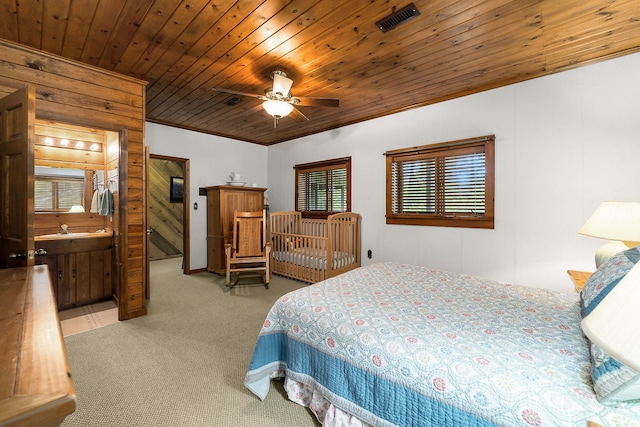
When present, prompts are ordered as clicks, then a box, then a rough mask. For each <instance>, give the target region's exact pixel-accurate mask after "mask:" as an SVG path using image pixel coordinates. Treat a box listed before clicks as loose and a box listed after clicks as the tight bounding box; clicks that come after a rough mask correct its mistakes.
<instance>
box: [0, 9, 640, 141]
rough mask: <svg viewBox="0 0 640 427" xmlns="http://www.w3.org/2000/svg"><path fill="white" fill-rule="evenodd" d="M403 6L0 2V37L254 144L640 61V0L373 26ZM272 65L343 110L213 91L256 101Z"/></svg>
mask: <svg viewBox="0 0 640 427" xmlns="http://www.w3.org/2000/svg"><path fill="white" fill-rule="evenodd" d="M409 3H410V0H406V1H405V0H398V1H396V0H388V1H379V0H366V1H365V0H306V1H304V0H267V1H263V0H215V1H206V0H0V38H4V39H7V40H10V41H14V42H18V43H21V44H24V45H27V46H30V47H33V48H37V49H41V50H44V51H46V52H50V53H54V54H56V55H61V56H63V57H66V58H70V59H73V60H77V61H81V62H84V63H87V64H91V65H95V66H98V67H101V68H105V69H108V70H112V71H115V72H118V73H121V74H126V75H129V76H132V77H135V78H138V79H142V80H145V81H148V82H149V85H148V87H147V97H146V102H147V119H148V120H149V121H151V122H157V123H163V124H168V125H172V126H177V127H182V128H186V129H192V130H197V131H201V132H206V133H210V134H215V135H221V136H227V137H230V138H235V139H238V140H244V141H250V142H254V143H258V144H264V145H270V144H275V143H279V142H282V141H286V140H290V139H292V138H296V137H300V136H304V135H309V134H313V133H317V132H321V131H325V130H329V129H334V128H338V127H341V126H344V125H347V124H351V123H357V122H361V121H364V120H368V119H372V118H375V117H380V116H384V115H387V114H391V113H394V112H398V111H403V110H406V109H409V108H415V107H418V106H423V105H428V104H432V103H435V102H440V101H443V100H447V99H451V98H455V97H459V96H463V95H467V94H471V93H475V92H479V91H483V90H487V89H491V88H495V87H500V86H504V85H507V84H511V83H515V82H519V81H523V80H527V79H531V78H535V77H539V76H542V75H546V74H550V73H554V72H557V71H560V70H565V69H568V68H572V67H576V66H579V65H582V64H586V63H590V62H593V61H595V60H602V59H606V58H611V57H616V56H620V55H624V54H629V53H632V52H637V51H640V1H639V0H615V1H614V0H608V1H607V0H604V1H603V0H580V1H576V0H539V1H532V0H521V1H506V0H484V1H470V0H458V1H454V0H414V2H413V3H414V4H415V6H416V7H417V9H418V10H419V12H420V15H419V16H417V17H415V18H414V19H412V20H410V21H408V22H405V23H404V24H402V25H401V26H399V27H397V28H395V29H392V30H390V31H387V32H382V31H380V30H379V29H378V28H377V27H376V24H375V23H376V22H377V21H378V20H380V19H381V18H383V17H385V16H387V15H389V14H391V13H392V12H393V11H394V10H396V9H397V8H398V9H399V8H402V7H404V6H406V5H408V4H409ZM275 69H278V70H283V71H285V72H286V74H287V75H288V76H289V77H290V78H291V79H293V87H292V89H291V91H292V92H293V95H294V96H295V95H297V96H308V97H330V98H339V99H340V106H339V107H338V108H331V107H311V106H306V107H302V106H301V107H299V109H300V111H301V112H302V113H303V114H304V115H305V116H307V117H308V118H309V119H310V120H309V121H307V120H305V119H304V118H303V117H302V116H301V115H298V114H295V112H294V113H292V114H291V115H289V116H288V117H285V118H283V119H281V120H280V121H279V123H278V127H277V128H276V129H274V126H273V120H272V118H271V117H270V116H269V115H268V114H267V113H266V112H265V111H264V110H263V109H262V107H261V101H260V100H259V99H257V98H252V97H244V96H240V97H236V96H235V95H232V94H228V93H221V92H217V91H213V90H211V89H212V88H214V87H221V88H227V89H231V90H235V91H241V92H248V93H256V94H263V93H264V90H265V88H268V87H270V86H271V80H270V78H269V74H270V73H271V71H273V70H275ZM234 98H237V99H234ZM234 102H237V103H235V104H234ZM227 104H232V105H227ZM461 119H463V118H461Z"/></svg>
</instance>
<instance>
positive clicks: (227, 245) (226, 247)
mask: <svg viewBox="0 0 640 427" xmlns="http://www.w3.org/2000/svg"><path fill="white" fill-rule="evenodd" d="M232 249H235V248H234V247H233V246H232V245H231V243H225V244H224V253H225V254H228V253H230V252H231V250H232Z"/></svg>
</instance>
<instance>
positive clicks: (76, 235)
mask: <svg viewBox="0 0 640 427" xmlns="http://www.w3.org/2000/svg"><path fill="white" fill-rule="evenodd" d="M96 237H109V238H111V237H113V233H112V232H111V231H103V232H97V231H96V232H92V233H89V232H80V233H73V232H69V233H67V234H62V233H55V234H41V235H39V236H34V238H33V240H34V241H36V242H41V241H43V240H71V239H91V238H96Z"/></svg>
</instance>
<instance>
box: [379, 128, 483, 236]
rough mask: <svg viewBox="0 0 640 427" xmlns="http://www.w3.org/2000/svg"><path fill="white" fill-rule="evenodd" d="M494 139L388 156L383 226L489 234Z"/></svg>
mask: <svg viewBox="0 0 640 427" xmlns="http://www.w3.org/2000/svg"><path fill="white" fill-rule="evenodd" d="M494 142H495V136H494V135H488V136H483V137H479V138H471V139H463V140H458V141H450V142H444V143H440V144H432V145H423V146H420V147H412V148H407V149H401V150H394V151H388V152H387V153H385V154H386V156H387V215H386V216H387V224H412V225H433V226H441V227H469V228H493V227H494V215H493V202H494V200H493V197H494V145H495V144H494Z"/></svg>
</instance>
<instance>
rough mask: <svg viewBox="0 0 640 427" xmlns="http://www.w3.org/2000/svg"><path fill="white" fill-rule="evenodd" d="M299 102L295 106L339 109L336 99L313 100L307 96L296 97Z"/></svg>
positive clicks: (338, 102)
mask: <svg viewBox="0 0 640 427" xmlns="http://www.w3.org/2000/svg"><path fill="white" fill-rule="evenodd" d="M295 98H297V99H298V100H300V102H299V103H298V104H297V105H300V106H303V107H339V106H340V100H339V99H338V98H314V97H309V96H296V97H295Z"/></svg>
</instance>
